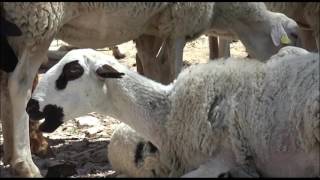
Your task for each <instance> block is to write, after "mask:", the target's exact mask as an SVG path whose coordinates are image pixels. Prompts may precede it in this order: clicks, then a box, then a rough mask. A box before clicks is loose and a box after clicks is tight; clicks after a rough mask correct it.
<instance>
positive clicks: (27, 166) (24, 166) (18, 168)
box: [12, 160, 42, 177]
mask: <svg viewBox="0 0 320 180" xmlns="http://www.w3.org/2000/svg"><path fill="white" fill-rule="evenodd" d="M12 171H13V174H15V175H17V176H19V177H42V175H41V174H40V171H39V169H38V168H37V166H36V165H35V164H34V163H33V162H32V160H31V162H29V163H28V162H27V161H22V162H18V163H16V164H14V165H12Z"/></svg>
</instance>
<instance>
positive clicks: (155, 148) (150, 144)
mask: <svg viewBox="0 0 320 180" xmlns="http://www.w3.org/2000/svg"><path fill="white" fill-rule="evenodd" d="M147 145H148V146H149V152H150V153H156V152H157V151H158V148H157V147H155V146H154V145H153V144H152V143H151V142H150V141H148V142H147Z"/></svg>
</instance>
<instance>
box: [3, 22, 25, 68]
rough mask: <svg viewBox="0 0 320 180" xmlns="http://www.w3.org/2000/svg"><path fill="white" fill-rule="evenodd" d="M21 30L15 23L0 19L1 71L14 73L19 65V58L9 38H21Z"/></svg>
mask: <svg viewBox="0 0 320 180" xmlns="http://www.w3.org/2000/svg"><path fill="white" fill-rule="evenodd" d="M21 34H22V32H21V30H20V29H19V28H18V27H17V26H16V25H15V24H13V23H11V22H9V21H7V20H6V19H5V18H4V17H2V16H1V17H0V45H1V46H0V47H1V50H0V54H1V56H0V69H1V70H3V71H5V72H13V71H14V69H15V67H16V66H17V63H18V58H17V56H16V54H15V52H14V51H13V49H12V48H11V46H10V45H9V43H8V40H7V36H20V35H21Z"/></svg>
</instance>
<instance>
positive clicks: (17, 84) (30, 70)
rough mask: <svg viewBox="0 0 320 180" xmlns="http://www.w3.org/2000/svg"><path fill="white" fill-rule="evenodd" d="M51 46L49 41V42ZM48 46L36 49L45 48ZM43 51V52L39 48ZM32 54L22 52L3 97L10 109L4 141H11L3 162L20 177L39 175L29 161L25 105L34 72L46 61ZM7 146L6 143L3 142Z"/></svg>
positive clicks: (39, 52)
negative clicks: (7, 91)
mask: <svg viewBox="0 0 320 180" xmlns="http://www.w3.org/2000/svg"><path fill="white" fill-rule="evenodd" d="M49 43H50V42H49ZM49 43H48V44H47V46H39V47H43V48H48V47H49ZM41 50H43V49H41ZM41 50H40V51H36V52H32V51H31V50H30V49H29V48H26V49H24V51H22V52H21V54H20V56H18V57H19V59H20V60H19V63H18V65H17V66H16V68H15V70H14V71H13V73H12V74H9V75H8V90H9V96H7V97H4V99H5V101H6V102H7V103H8V102H11V104H10V103H9V104H7V105H6V106H7V108H11V109H12V111H11V112H12V113H10V114H11V115H10V117H7V118H6V119H4V120H3V121H5V122H6V123H4V128H3V129H5V130H6V133H5V137H4V138H5V139H8V138H9V140H10V141H11V142H10V144H4V146H6V148H5V149H6V150H5V153H9V154H8V155H6V160H7V161H9V162H10V165H11V167H12V169H13V170H14V171H15V173H17V174H18V175H20V176H25V177H37V176H41V174H40V172H39V169H38V168H37V166H36V165H35V164H34V162H33V161H32V157H31V151H30V140H29V117H28V114H27V113H26V105H27V102H28V100H29V99H30V96H31V88H32V83H33V80H34V77H35V76H36V74H37V71H38V69H39V67H40V65H41V63H42V62H43V60H45V58H46V51H45V53H41V52H43V51H41ZM5 143H7V142H5Z"/></svg>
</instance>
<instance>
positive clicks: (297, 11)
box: [207, 2, 320, 59]
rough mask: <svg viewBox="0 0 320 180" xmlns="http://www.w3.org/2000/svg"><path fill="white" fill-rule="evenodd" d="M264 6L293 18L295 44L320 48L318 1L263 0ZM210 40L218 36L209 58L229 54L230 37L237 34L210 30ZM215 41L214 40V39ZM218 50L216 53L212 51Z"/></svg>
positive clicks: (232, 37) (316, 49) (310, 48)
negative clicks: (274, 0) (296, 42)
mask: <svg viewBox="0 0 320 180" xmlns="http://www.w3.org/2000/svg"><path fill="white" fill-rule="evenodd" d="M265 5H266V7H267V8H268V10H270V11H274V12H280V13H283V14H285V15H286V16H288V17H290V18H292V19H294V20H295V21H296V22H297V24H298V26H299V29H298V32H299V38H300V39H299V40H300V41H301V42H299V43H298V44H297V45H298V46H299V47H303V48H305V49H307V50H309V51H313V52H318V51H319V49H320V46H319V41H320V39H319V38H320V36H319V32H320V29H319V28H320V25H319V24H320V19H319V17H320V3H318V2H265ZM207 34H208V35H209V36H210V37H209V38H210V40H211V41H214V40H215V38H217V37H215V36H219V44H218V45H216V46H215V47H212V48H210V54H215V55H214V56H211V57H210V59H214V58H217V57H229V56H230V43H231V41H230V39H231V40H236V39H239V38H237V35H236V34H234V33H232V32H230V31H226V32H219V33H218V32H215V31H214V30H213V31H212V32H208V33H207ZM215 41H216V40H215ZM214 52H218V53H214Z"/></svg>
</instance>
